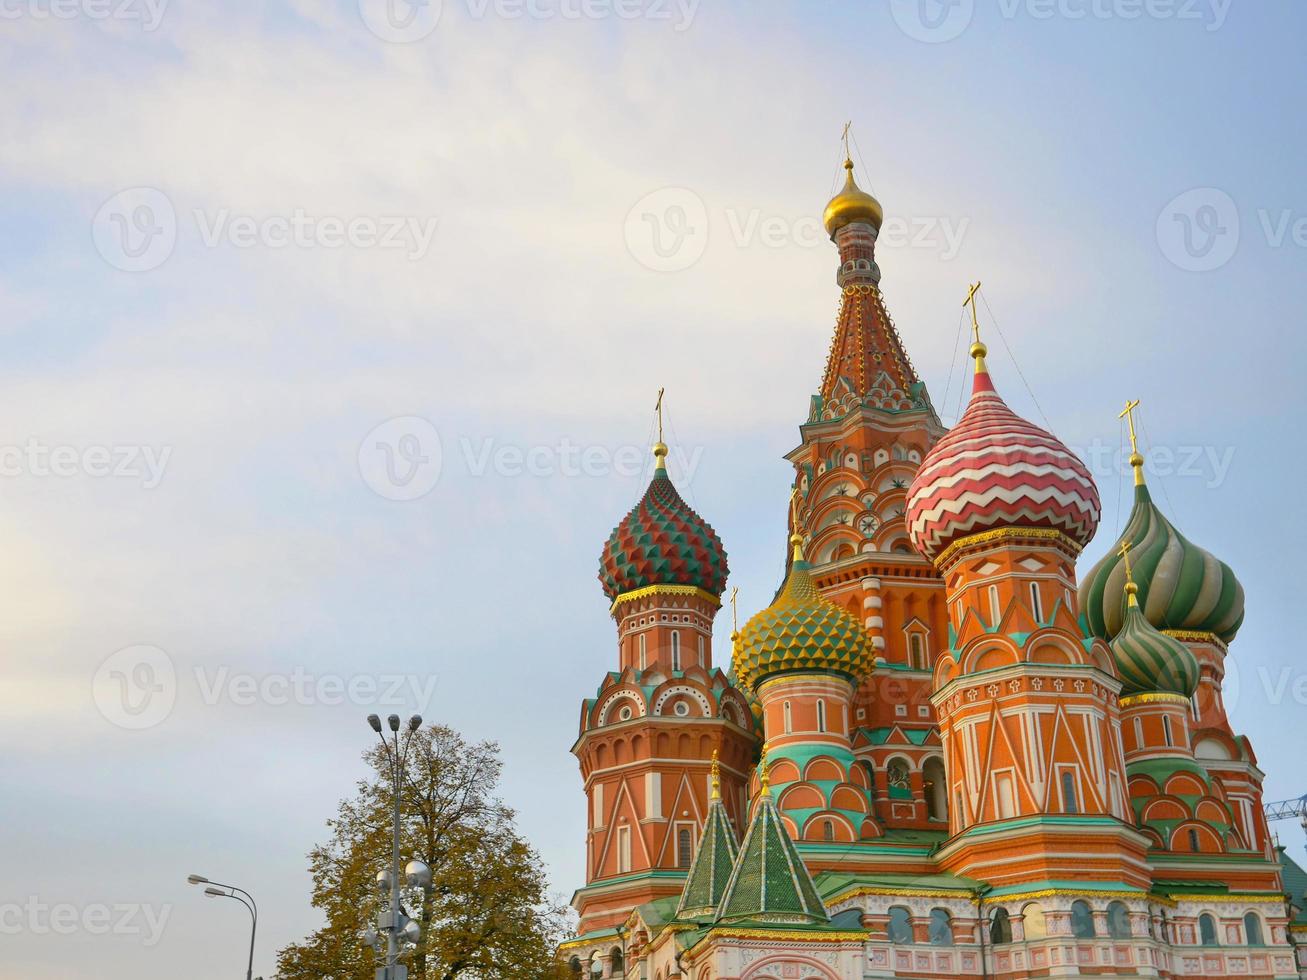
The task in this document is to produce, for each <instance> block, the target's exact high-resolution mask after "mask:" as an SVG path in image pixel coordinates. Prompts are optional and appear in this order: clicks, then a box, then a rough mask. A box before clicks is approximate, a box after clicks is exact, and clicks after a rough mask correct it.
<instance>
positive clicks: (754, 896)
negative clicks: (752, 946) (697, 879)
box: [718, 754, 830, 925]
mask: <svg viewBox="0 0 1307 980" xmlns="http://www.w3.org/2000/svg"><path fill="white" fill-rule="evenodd" d="M759 772H760V773H761V774H762V794H761V796H760V797H759V798H758V805H757V808H756V809H755V810H754V812H753V820H751V821H750V822H749V831H748V833H746V834H745V835H744V843H743V844H741V845H740V854H739V856H738V857H737V858H736V859H735V868H734V869H733V870H732V871H731V879H730V881H728V882H727V883H726V891H725V893H724V894H723V895H722V900H721V907H720V910H719V912H718V919H719V920H720V921H722V922H728V923H729V922H749V923H760V924H778V925H779V924H792V923H798V924H809V925H816V924H820V923H825V922H829V921H830V916H828V915H827V914H826V906H825V905H823V904H822V901H821V896H820V895H818V894H817V886H816V885H814V884H813V882H812V875H810V874H809V873H808V868H807V866H806V865H805V864H804V863H803V858H801V857H799V852H798V849H797V848H795V846H794V841H792V840H790V835H789V834H787V833H786V832H785V824H784V823H782V821H781V815H780V813H779V812H778V811H777V809H776V804H775V802H773V800H772V796H771V790H770V789H769V788H768V785H767V776H766V772H767V758H766V755H765V754H764V756H763V760H762V762H761V764H760V766H759Z"/></svg>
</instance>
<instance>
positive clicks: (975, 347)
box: [971, 340, 989, 357]
mask: <svg viewBox="0 0 1307 980" xmlns="http://www.w3.org/2000/svg"><path fill="white" fill-rule="evenodd" d="M988 354H989V348H988V347H986V346H985V344H984V342H983V341H979V340H977V341H976V342H975V343H974V344H972V345H971V356H972V357H985V356H986V355H988Z"/></svg>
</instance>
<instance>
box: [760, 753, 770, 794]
mask: <svg viewBox="0 0 1307 980" xmlns="http://www.w3.org/2000/svg"><path fill="white" fill-rule="evenodd" d="M758 783H759V785H760V786H761V787H762V795H763V796H771V781H770V780H769V779H768V778H767V746H765V745H764V746H763V747H762V758H761V759H759V760H758Z"/></svg>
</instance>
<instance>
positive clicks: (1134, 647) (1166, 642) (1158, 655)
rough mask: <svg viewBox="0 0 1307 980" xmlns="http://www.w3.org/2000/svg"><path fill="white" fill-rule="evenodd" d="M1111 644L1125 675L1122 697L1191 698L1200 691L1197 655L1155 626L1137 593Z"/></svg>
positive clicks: (1128, 600) (1131, 599)
mask: <svg viewBox="0 0 1307 980" xmlns="http://www.w3.org/2000/svg"><path fill="white" fill-rule="evenodd" d="M1129 588H1130V587H1129V586H1127V589H1129ZM1111 646H1112V655H1113V656H1114V657H1115V658H1116V669H1117V672H1118V673H1120V675H1121V695H1122V697H1129V696H1130V695H1133V694H1147V693H1153V692H1163V693H1167V694H1179V695H1180V696H1181V697H1186V698H1191V697H1193V695H1194V691H1196V690H1198V660H1197V658H1196V657H1194V655H1193V653H1192V652H1191V651H1190V650H1189V648H1188V647H1187V646H1185V645H1184V644H1183V643H1181V642H1180V641H1179V640H1177V639H1175V638H1174V637H1170V636H1167V635H1166V634H1165V633H1159V632H1158V631H1157V630H1156V629H1154V628H1153V625H1152V624H1151V623H1150V622H1148V620H1147V619H1145V618H1144V614H1143V611H1142V610H1141V609H1140V608H1139V604H1138V603H1137V602H1136V601H1135V596H1134V594H1133V592H1131V593H1130V595H1129V597H1128V599H1127V601H1126V610H1125V620H1124V622H1123V624H1122V626H1121V631H1120V632H1119V633H1117V634H1116V639H1114V640H1113V641H1112V644H1111Z"/></svg>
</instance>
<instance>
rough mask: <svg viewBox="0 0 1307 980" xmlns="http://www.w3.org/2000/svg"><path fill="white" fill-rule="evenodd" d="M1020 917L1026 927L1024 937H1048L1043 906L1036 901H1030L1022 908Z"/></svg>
mask: <svg viewBox="0 0 1307 980" xmlns="http://www.w3.org/2000/svg"><path fill="white" fill-rule="evenodd" d="M1021 918H1022V921H1023V922H1024V923H1025V927H1026V939H1047V938H1048V922H1047V920H1046V919H1045V918H1044V907H1043V906H1042V905H1040V904H1039V903H1038V902H1031V903H1030V904H1029V905H1027V906H1026V907H1025V908H1023V909H1022V910H1021Z"/></svg>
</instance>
